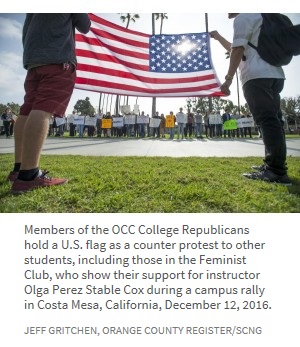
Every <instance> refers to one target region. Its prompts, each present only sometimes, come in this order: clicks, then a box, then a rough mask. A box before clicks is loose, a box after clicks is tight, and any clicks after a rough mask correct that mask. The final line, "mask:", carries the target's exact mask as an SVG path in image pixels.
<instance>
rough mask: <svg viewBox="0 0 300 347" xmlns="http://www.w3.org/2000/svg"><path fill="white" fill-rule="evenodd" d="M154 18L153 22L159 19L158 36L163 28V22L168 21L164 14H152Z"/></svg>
mask: <svg viewBox="0 0 300 347" xmlns="http://www.w3.org/2000/svg"><path fill="white" fill-rule="evenodd" d="M154 16H155V20H159V19H160V30H159V34H160V35H161V34H162V28H163V22H164V20H165V19H168V16H167V14H166V13H154Z"/></svg>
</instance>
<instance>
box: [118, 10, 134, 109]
mask: <svg viewBox="0 0 300 347" xmlns="http://www.w3.org/2000/svg"><path fill="white" fill-rule="evenodd" d="M119 14H121V16H120V19H121V21H122V22H123V23H126V29H128V27H129V24H130V22H133V23H135V21H136V20H137V19H139V18H140V15H139V14H138V13H119ZM119 104H120V95H117V96H116V106H115V110H116V115H118V114H119ZM126 104H127V105H128V96H127V101H126Z"/></svg>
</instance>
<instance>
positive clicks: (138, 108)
mask: <svg viewBox="0 0 300 347" xmlns="http://www.w3.org/2000/svg"><path fill="white" fill-rule="evenodd" d="M133 113H134V114H139V113H140V105H134V106H133Z"/></svg>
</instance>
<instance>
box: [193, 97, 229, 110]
mask: <svg viewBox="0 0 300 347" xmlns="http://www.w3.org/2000/svg"><path fill="white" fill-rule="evenodd" d="M211 103H212V109H213V111H220V110H223V109H224V108H225V107H227V106H228V107H229V109H230V111H231V112H232V111H233V110H234V109H235V107H236V106H234V104H233V102H232V101H230V100H228V99H222V98H214V97H212V98H211ZM187 108H188V109H189V110H190V111H192V112H195V111H196V110H198V109H200V112H201V113H203V114H204V113H205V112H207V111H208V110H209V97H204V98H193V99H191V98H189V99H187Z"/></svg>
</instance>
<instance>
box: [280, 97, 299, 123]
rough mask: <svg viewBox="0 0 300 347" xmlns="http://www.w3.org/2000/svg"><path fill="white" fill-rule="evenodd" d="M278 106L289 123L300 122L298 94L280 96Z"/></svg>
mask: <svg viewBox="0 0 300 347" xmlns="http://www.w3.org/2000/svg"><path fill="white" fill-rule="evenodd" d="M280 106H281V110H282V112H283V114H284V115H285V117H286V119H287V121H288V123H289V124H294V123H298V124H300V96H297V97H296V98H292V97H286V98H282V99H281V105H280Z"/></svg>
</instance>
